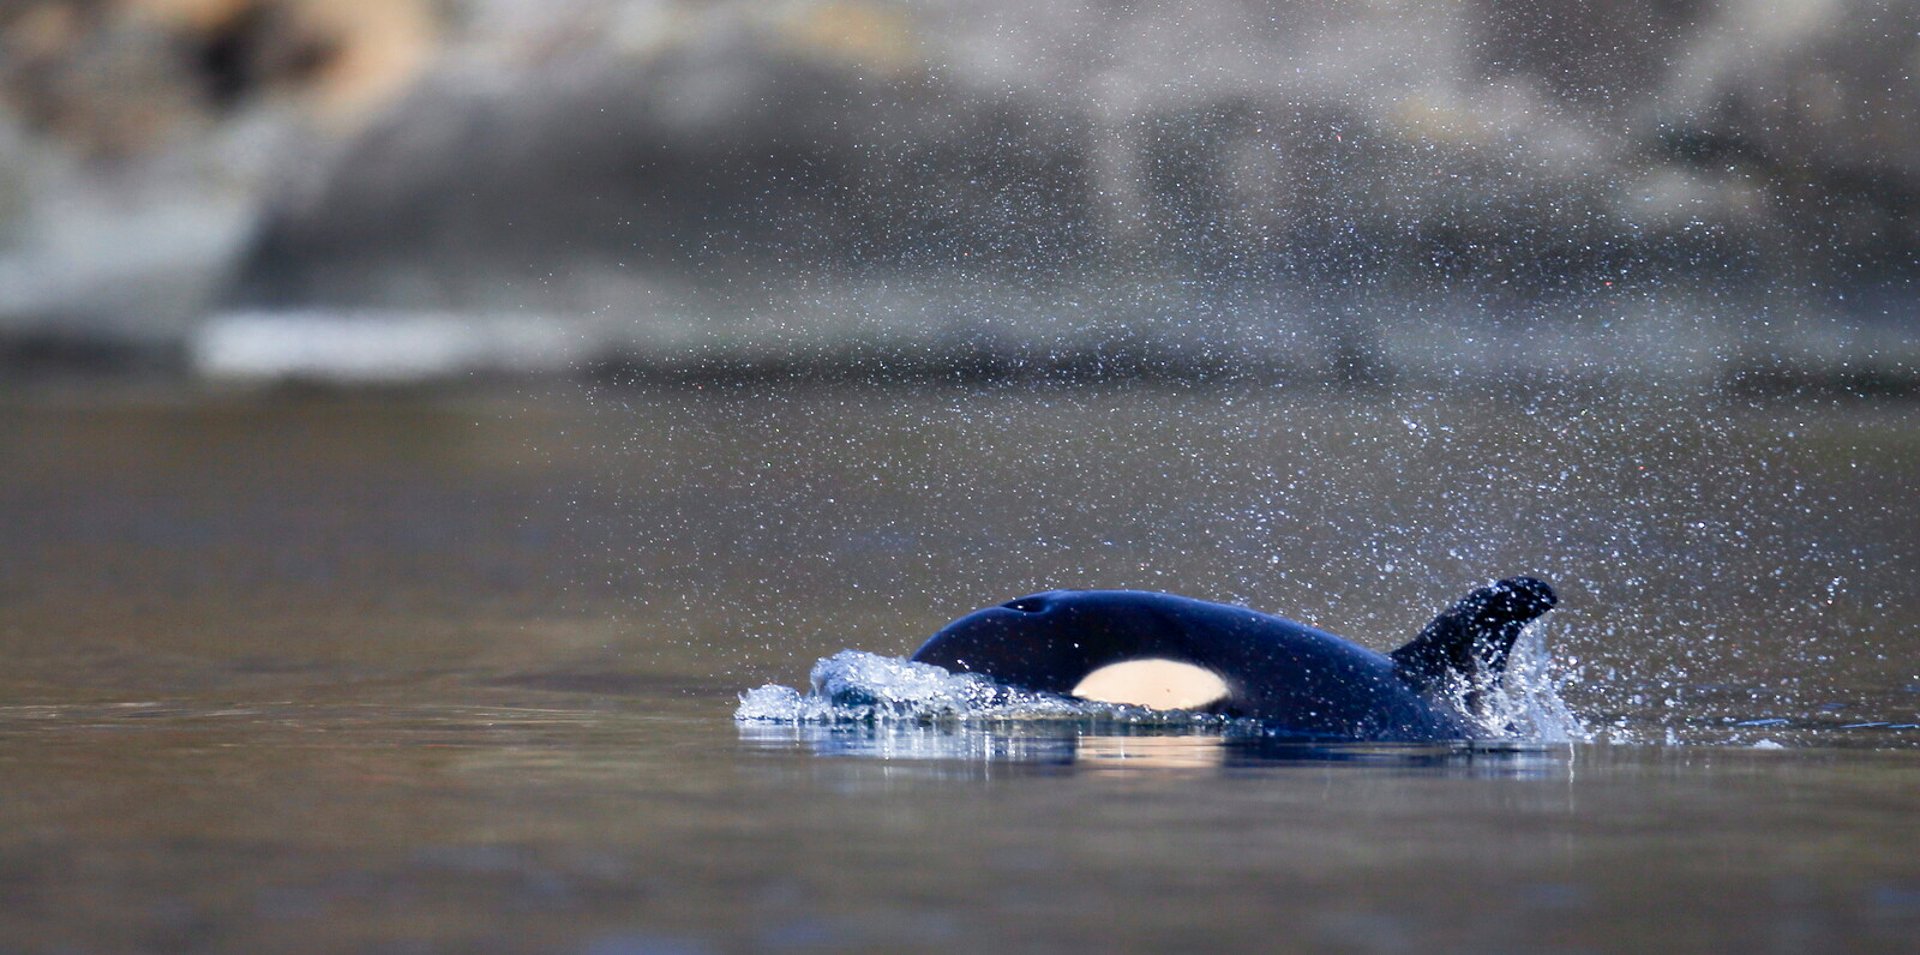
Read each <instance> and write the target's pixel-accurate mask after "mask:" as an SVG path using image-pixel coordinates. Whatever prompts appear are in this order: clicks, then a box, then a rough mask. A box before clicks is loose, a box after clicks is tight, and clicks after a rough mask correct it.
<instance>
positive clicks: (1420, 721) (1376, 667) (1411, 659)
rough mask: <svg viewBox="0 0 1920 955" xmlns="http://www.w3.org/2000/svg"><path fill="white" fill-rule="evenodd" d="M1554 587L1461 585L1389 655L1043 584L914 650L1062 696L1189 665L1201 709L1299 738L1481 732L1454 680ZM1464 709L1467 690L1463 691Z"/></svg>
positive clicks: (1143, 597) (1159, 599) (1478, 677)
mask: <svg viewBox="0 0 1920 955" xmlns="http://www.w3.org/2000/svg"><path fill="white" fill-rule="evenodd" d="M1556 602H1557V598H1556V597H1555V595H1554V592H1553V588H1551V587H1549V586H1547V584H1545V583H1544V582H1542V581H1539V580H1536V579H1533V578H1531V577H1513V578H1508V579H1506V580H1501V581H1498V582H1495V583H1493V584H1489V585H1487V586H1485V587H1481V588H1479V589H1476V590H1474V591H1473V592H1472V593H1470V594H1468V595H1466V596H1465V597H1463V598H1461V599H1460V600H1459V601H1457V602H1456V603H1455V604H1454V605H1453V606H1451V607H1449V608H1447V609H1446V610H1445V611H1443V612H1441V614H1440V615H1439V616H1437V617H1435V618H1434V619H1433V621H1432V622H1431V623H1429V624H1427V626H1426V627H1425V628H1423V629H1422V630H1421V631H1420V633H1419V634H1418V635H1417V636H1415V637H1414V638H1413V640H1412V641H1410V642H1408V643H1407V645H1406V646H1403V647H1401V648H1400V649H1398V650H1395V651H1393V652H1392V653H1379V652H1377V651H1374V650H1369V649H1367V648H1365V647H1362V646H1360V645H1359V644H1356V643H1353V642H1352V641H1349V640H1346V639H1343V638H1341V637H1337V636H1334V635H1333V634H1330V633H1327V632H1325V631H1322V630H1316V629H1314V628H1312V627H1309V626H1306V625H1304V624H1300V623H1295V622H1293V621H1291V620H1286V619H1283V618H1281V617H1275V616H1272V615H1270V614H1264V613H1260V612H1258V611H1254V610H1248V609H1246V608H1245V607H1233V606H1228V605H1226V604H1218V603H1209V602H1207V601H1204V600H1194V599H1192V598H1188V597H1176V596H1173V595H1171V594H1159V593H1147V592H1143V591H1135V590H1053V591H1048V592H1046V593H1039V594H1032V595H1030V596H1026V597H1021V598H1019V599H1018V600H1011V601H1008V602H1007V603H1004V604H1001V605H1000V606H997V607H988V608H986V609H984V610H979V611H976V612H974V613H971V614H968V615H967V616H965V617H961V618H960V619H958V620H955V621H954V622H952V623H950V624H948V625H947V626H946V627H945V628H943V629H941V631H940V632H939V633H936V634H934V635H933V638H932V639H930V640H928V641H927V642H926V644H925V645H923V646H922V647H921V648H920V649H919V650H918V651H916V652H915V653H914V655H913V659H914V660H916V661H919V662H921V663H932V664H937V665H939V666H942V667H945V668H947V669H948V670H952V671H954V672H972V673H980V674H984V675H986V676H988V677H991V678H993V679H994V680H995V681H997V682H1000V683H1003V684H1006V685H1008V686H1014V687H1020V688H1022V689H1028V690H1039V691H1043V692H1048V693H1058V694H1061V695H1068V694H1071V693H1072V691H1073V688H1074V687H1075V686H1077V685H1079V683H1080V681H1081V680H1082V679H1083V678H1085V677H1086V675H1087V674H1089V673H1091V672H1093V671H1094V670H1098V669H1100V668H1101V667H1104V666H1109V665H1111V664H1114V663H1121V662H1124V661H1127V660H1136V659H1165V660H1173V661H1176V662H1180V663H1188V664H1192V665H1194V666H1198V667H1202V668H1204V669H1206V670H1209V671H1211V672H1213V673H1214V674H1217V675H1218V676H1219V677H1220V678H1221V679H1222V680H1223V681H1225V683H1226V685H1227V694H1228V695H1227V697H1226V699H1224V700H1222V701H1221V702H1219V703H1218V704H1215V705H1213V706H1210V707H1208V709H1209V710H1212V711H1215V712H1220V713H1224V714H1227V715H1231V716H1243V717H1251V718H1253V719H1257V720H1260V721H1262V722H1263V723H1265V724H1266V725H1267V728H1268V730H1269V732H1271V733H1274V734H1276V735H1283V736H1299V737H1302V738H1309V739H1346V740H1369V741H1427V740H1447V739H1471V738H1475V737H1480V736H1485V735H1487V733H1486V730H1485V729H1483V728H1482V727H1481V725H1480V724H1479V723H1477V722H1475V721H1474V720H1473V719H1472V718H1471V714H1469V713H1467V712H1463V711H1462V709H1461V705H1460V704H1458V703H1456V702H1455V700H1456V697H1457V694H1455V693H1454V692H1452V689H1453V688H1454V687H1456V686H1467V687H1486V686H1490V685H1492V684H1493V683H1494V682H1495V681H1497V680H1498V679H1499V677H1500V675H1501V674H1502V673H1503V672H1504V670H1505V668H1506V663H1507V656H1508V653H1509V651H1510V650H1511V649H1512V647H1513V641H1514V639H1515V638H1516V637H1518V636H1519V634H1520V631H1521V629H1522V628H1524V627H1525V626H1526V625H1527V623H1528V622H1530V621H1532V620H1533V619H1534V618H1536V617H1539V616H1540V615H1541V614H1544V613H1546V612H1547V611H1548V610H1551V609H1552V608H1553V606H1554V604H1555V603H1556ZM1464 699H1465V701H1466V703H1465V705H1466V706H1467V707H1472V706H1474V705H1476V701H1477V696H1476V694H1473V693H1468V694H1466V696H1465V697H1464Z"/></svg>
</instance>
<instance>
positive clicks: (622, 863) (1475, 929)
mask: <svg viewBox="0 0 1920 955" xmlns="http://www.w3.org/2000/svg"><path fill="white" fill-rule="evenodd" d="M1913 425H1914V420H1913V412H1912V411H1911V410H1910V409H1909V408H1907V407H1906V406H1904V405H1872V404H1851V403H1832V402H1829V403H1805V402H1802V403H1781V404H1765V405H1746V404H1728V403H1723V402H1719V401H1716V400H1711V399H1704V398H1698V397H1687V396H1668V397H1659V396H1641V397H1634V398H1622V397H1618V396H1609V395H1593V396H1588V397H1584V398H1580V399H1574V398H1568V397H1564V396H1561V397H1554V398H1551V399H1546V398H1540V397H1537V396H1535V397H1530V396H1528V395H1526V394H1524V393H1501V394H1474V395H1458V396H1452V397H1447V398H1430V399H1423V400H1413V399H1407V398H1400V397H1392V396H1364V395H1363V396H1352V395H1332V394H1326V393H1292V392H1288V391H1285V390H1275V389H1264V390H1248V391H1237V392H1236V391H1229V390H1210V391H1209V390H1201V391H1185V390H1172V389H1167V390H1144V391H1141V390H1120V389H1111V390H1055V391H1047V390H1044V389H1042V390H1031V389H960V388H953V389H945V390H941V389H935V390H931V391H919V392H908V391H905V390H888V389H858V388H839V389H803V388H787V389H774V390H771V391H769V390H767V389H740V390H722V393H719V394H714V393H712V392H711V391H707V390H696V389H692V388H688V389H682V390H669V391H659V392H644V391H621V390H610V391H605V392H601V393H597V394H595V395H593V396H591V400H587V399H583V398H580V397H574V396H561V397H526V396H521V395H514V396H512V397H510V398H503V397H500V396H498V395H491V396H489V395H485V394H480V395H460V396H441V397H431V396H418V397H413V398H405V399H402V400H387V401H378V402H375V401H368V400H357V399H347V398H342V397H324V396H321V397H314V396H309V397H306V398H289V397H278V398H272V397H267V398H263V397H261V396H250V395H239V396H236V395H203V394H194V395H181V394H161V395H134V396H127V395H116V396H113V397H112V398H111V400H108V399H105V398H101V397H97V396H84V395H75V394H72V393H64V394H47V393H36V394H32V395H19V394H16V395H13V396H10V397H9V398H8V399H7V404H6V407H5V408H4V414H3V415H0V461H4V462H5V470H6V474H7V479H6V481H5V482H4V484H3V485H0V522H3V525H0V526H4V527H5V534H4V535H0V641H4V643H3V645H4V647H5V648H6V665H5V666H4V667H0V779H4V781H5V785H4V789H0V892H4V895H5V897H6V899H7V900H8V901H7V904H6V905H5V906H4V907H0V948H4V949H6V950H9V951H22V952H61V951H182V950H194V951H221V952H226V951H231V952H255V951H294V952H298V951H315V952H320V951H342V950H358V951H402V950H404V951H467V950H487V951H504V952H521V951H525V952H535V951H540V952H549V951H555V952H593V953H616V952H730V951H766V950H780V949H798V950H809V949H836V950H860V951H900V950H975V949H980V948H985V947H994V948H999V949H1006V950H1012V951H1052V950H1062V949H1076V950H1085V949H1088V948H1095V949H1112V950H1134V951H1150V950H1167V949H1173V948H1195V947H1201V946H1211V947H1216V948H1223V949H1237V950H1273V949H1275V948H1277V947H1289V946H1291V947H1297V948H1319V949H1326V950H1334V951H1361V952H1368V951H1408V950H1420V951H1465V950H1474V951H1485V950H1489V949H1501V950H1526V951H1563V950H1564V951H1574V950H1579V951H1603V950H1627V949H1635V950H1638V949H1664V950H1761V951H1774V950H1777V951H1805V950H1813V949H1849V950H1861V951H1873V950H1882V951H1910V950H1911V944H1912V943H1911V939H1912V938H1914V937H1916V936H1920V862H1916V861H1915V860H1916V859H1920V837H1917V836H1916V835H1914V832H1915V829H1914V827H1913V825H1912V819H1913V818H1914V816H1915V813H1916V811H1917V810H1920V795H1916V794H1920V747H1916V745H1915V743H1916V740H1920V730H1916V729H1915V728H1914V725H1915V724H1920V672H1917V671H1916V670H1915V669H1914V663H1913V661H1914V660H1915V659H1916V650H1920V600H1917V599H1916V596H1915V594H1914V592H1913V588H1912V587H1911V584H1910V581H1911V580H1912V579H1913V574H1914V571H1915V569H1916V567H1915V564H1916V555H1915V548H1914V544H1913V541H1912V532H1911V528H1912V527H1913V526H1914V524H1913V522H1912V516H1913V514H1912V504H1911V502H1912V501H1913V500H1915V499H1916V494H1915V492H1916V490H1920V488H1916V483H1920V481H1917V477H1920V453H1916V452H1917V451H1920V430H1916V429H1915V428H1914V426H1913ZM1515 572H1534V573H1540V574H1543V575H1545V576H1547V577H1549V578H1550V579H1552V580H1553V581H1554V583H1555V584H1556V586H1558V587H1559V588H1560V590H1561V593H1562V595H1563V598H1564V602H1563V605H1562V609H1560V610H1557V611H1555V613H1554V614H1553V617H1554V618H1555V619H1554V622H1553V624H1552V626H1551V629H1550V630H1549V632H1548V634H1547V639H1548V640H1549V643H1550V645H1551V646H1552V647H1553V648H1554V651H1555V659H1556V661H1557V664H1558V666H1560V667H1561V668H1562V670H1561V674H1562V676H1563V677H1565V678H1566V680H1567V682H1566V684H1565V686H1564V694H1565V696H1566V698H1567V700H1568V702H1569V703H1570V704H1571V705H1572V706H1573V707H1574V709H1575V711H1576V712H1578V713H1579V714H1580V715H1581V717H1582V719H1583V721H1584V722H1585V724H1586V726H1587V727H1588V728H1589V729H1590V730H1591V731H1592V736H1593V740H1592V741H1591V742H1583V743H1576V744H1568V745H1553V746H1526V745H1516V746H1506V747H1501V746H1494V747H1478V748H1470V749H1462V748H1457V747H1450V746H1436V747H1371V748H1369V747H1348V748H1340V747H1332V748H1319V749H1301V748H1288V747H1278V746H1265V745H1262V744H1260V743H1258V742H1257V741H1253V742H1249V741H1245V740H1235V739H1231V738H1222V737H1221V736H1219V735H1217V734H1209V733H1205V732H1198V733H1196V732H1178V731H1172V730H1167V729H1164V728H1162V729H1153V728H1138V727H1126V726H1112V725H1099V724H1071V723H1070V724H1065V725H1010V724H1004V723H1003V724H986V725H973V726H943V725H924V726H923V725H896V726H884V725H871V726H866V725H850V726H826V727H823V726H794V725H770V726H753V725H738V724H736V723H735V722H734V720H733V719H732V713H733V710H734V707H735V706H736V705H737V702H738V694H739V693H740V692H742V691H744V690H746V689H748V688H750V687H753V686H757V685H759V684H761V683H764V682H768V681H777V682H781V683H787V684H796V683H800V682H801V681H803V680H804V679H805V676H806V672H807V670H808V668H809V667H810V666H811V665H812V663H813V662H814V661H815V660H816V659H818V658H820V657H823V656H826V655H828V654H830V653H833V652H835V651H838V650H840V649H843V648H847V647H855V648H861V649H865V650H870V651H873V652H877V653H883V654H891V655H900V654H904V653H906V652H909V651H910V650H911V649H912V647H913V646H914V645H915V644H917V643H918V642H919V640H921V639H922V638H924V636H925V635H926V634H928V633H931V632H932V630H933V629H934V628H936V627H937V626H939V625H940V624H941V623H943V622H945V621H946V620H947V619H949V618H951V617H953V616H956V615H958V614H960V613H963V612H965V611H967V610H970V609H973V608H974V607H977V606H980V605H983V604H986V603H989V602H998V601H1000V600H1004V599H1006V598H1007V597H1010V596H1013V595H1017V594H1020V593H1026V592H1030V591H1034V590H1040V589H1045V588H1048V587H1074V586H1113V587H1150V588H1156V589H1167V590H1176V591H1180V592H1183V593H1188V594H1192V595H1194V596H1200V597H1206V598H1210V599H1217V600H1230V601H1239V602H1244V603H1247V604H1249V605H1252V606H1255V607H1258V608H1260V609H1263V610H1268V611H1272V612H1276V613H1281V614H1284V615H1286V616H1290V617H1295V618H1297V619H1301V620H1305V621H1308V622H1310V623H1313V624H1315V625H1317V626H1322V627H1325V628H1327V629H1330V630H1333V631H1335V632H1339V633H1343V634H1345V635H1348V636H1351V637H1353V638H1354V639H1356V640H1359V641H1361V642H1364V643H1367V644H1369V645H1371V646H1375V647H1380V648H1386V647H1390V646H1392V645H1394V644H1396V643H1397V642H1399V641H1400V640H1401V639H1404V637H1405V636H1406V635H1408V634H1410V633H1412V632H1413V630H1414V629H1416V628H1417V627H1418V626H1419V624H1420V623H1422V622H1424V620H1425V618H1426V617H1427V616H1429V615H1430V614H1431V613H1432V612H1433V611H1434V610H1436V609H1438V608H1439V607H1440V606H1443V605H1444V604H1445V603H1446V602H1447V601H1449V600H1451V599H1452V598H1453V597H1455V596H1457V595H1458V594H1459V593H1460V592H1464V590H1465V589H1467V588H1468V587H1470V586H1472V585H1473V584H1475V583H1478V582H1480V581H1482V580H1484V579H1486V578H1488V577H1491V576H1495V575H1499V574H1506V573H1515Z"/></svg>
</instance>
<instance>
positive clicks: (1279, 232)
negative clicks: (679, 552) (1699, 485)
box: [0, 0, 1920, 392]
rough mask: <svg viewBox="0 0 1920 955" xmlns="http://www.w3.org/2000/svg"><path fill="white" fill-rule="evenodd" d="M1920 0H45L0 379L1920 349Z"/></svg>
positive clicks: (1730, 367) (1565, 360)
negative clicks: (1044, 0) (1519, 0)
mask: <svg viewBox="0 0 1920 955" xmlns="http://www.w3.org/2000/svg"><path fill="white" fill-rule="evenodd" d="M1916 72H1920V0H1893V2H1866V0H1808V2H1797V3H1789V2H1762V0H1722V2H1705V0H1602V2H1579V0H1534V2H1529V3H1524V4H1514V3H1500V2H1495V0H1467V2H1457V3H1456V2H1449V3H1438V2H1409V0H1399V2H1389V0H1371V2H1352V3H1341V4H1327V3H1310V2H1299V0H1282V2H1273V3H1247V2H1243V0H1183V2H1165V3H1152V2H1141V3H1063V4H1030V3H1017V2H1012V0H972V2H959V0H952V2H944V3H941V2H933V0H898V2H881V0H560V2H540V0H64V2H56V0H20V2H14V3H9V4H5V5H0V379H5V378H17V377H21V376H31V375H35V374H49V373H55V374H66V373H75V372H84V373H129V374H152V375H166V376H172V375H186V374H194V375H201V376H205V377H208V378H214V379H225V380H286V379H302V378H310V379H317V380H329V381H337V382H346V383H353V382H364V383H382V382H412V381H423V380H438V379H452V378H461V377H463V376H471V375H475V374H567V373H576V372H581V371H588V372H597V373H600V374H604V375H609V376H614V377H618V378H623V379H627V378H630V379H636V380H654V379H676V378H689V377H691V378H700V377H705V376H762V375H794V376H806V377H823V376H824V377H848V378H856V379H866V378H902V379H913V380H919V379H942V378H952V377H956V376H957V377H961V378H965V377H969V376H979V377H986V378H1008V377H1011V378H1021V377H1038V378H1051V377H1064V378H1134V377H1143V376H1145V377H1155V376H1159V377H1167V378H1173V379H1199V380H1205V379H1214V378H1233V377H1245V376H1257V377H1264V378H1272V379H1275V380H1294V379H1303V380H1314V381H1325V382H1337V383H1344V384H1355V385H1378V384H1385V383H1392V382H1402V383H1419V382H1423V381H1429V382H1439V381H1447V380H1458V379H1460V378H1462V377H1463V376H1464V377H1467V378H1475V379H1479V378H1495V379H1497V378H1503V377H1513V376H1522V377H1546V378H1567V377H1571V378H1582V379H1587V378H1608V379H1611V378H1618V377H1622V376H1624V377H1627V378H1632V379H1635V380H1644V381H1649V382H1678V383H1682V384H1686V385H1694V384H1699V383H1707V384H1712V385H1717V386H1726V387H1733V388H1746V389H1755V390H1763V391H1765V390H1778V389H1793V388H1801V387H1820V388H1839V389H1843V390H1849V391H1870V392H1913V391H1915V390H1916V386H1917V385H1920V295H1917V294H1916V284H1915V282H1916V279H1917V278H1920V215H1916V213H1920V83H1916V80H1915V75H1916Z"/></svg>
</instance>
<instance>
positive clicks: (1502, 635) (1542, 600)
mask: <svg viewBox="0 0 1920 955" xmlns="http://www.w3.org/2000/svg"><path fill="white" fill-rule="evenodd" d="M1558 602H1559V598H1558V597H1556V596H1554V593H1553V588H1552V587H1549V586H1547V584H1546V582H1545V581H1542V580H1536V579H1534V578H1532V577H1509V578H1507V579H1505V580H1499V581H1495V582H1493V583H1491V584H1488V585H1487V586H1485V587H1481V588H1479V589H1477V590H1475V591H1474V592H1473V593H1470V594H1468V595H1466V596H1465V597H1462V598H1460V600H1459V601H1458V602H1456V603H1455V604H1454V605H1453V606H1451V607H1448V608H1447V609H1446V610H1444V611H1442V612H1441V614H1440V616H1438V617H1435V618H1433V622H1432V623H1429V624H1427V626H1426V628H1425V629H1423V630H1421V631H1420V634H1419V636H1416V637H1414V638H1413V639H1412V640H1410V641H1408V642H1407V645H1406V646H1404V647H1401V648H1400V649H1398V650H1395V651H1393V653H1392V654H1391V656H1392V657H1393V662H1394V663H1395V664H1397V665H1398V666H1399V668H1400V673H1401V675H1402V676H1403V677H1405V678H1406V679H1407V680H1409V681H1410V682H1412V683H1414V684H1415V685H1417V686H1419V687H1421V688H1423V689H1424V688H1427V687H1432V686H1437V685H1440V684H1442V683H1444V682H1446V681H1447V680H1449V679H1465V680H1466V682H1467V684H1468V685H1485V684H1488V683H1491V682H1493V681H1494V680H1496V679H1498V678H1499V676H1500V674H1501V673H1503V672H1505V671H1506V668H1507V654H1508V652H1509V651H1511V650H1512V649H1513V641H1514V640H1515V639H1516V638H1518V637H1519V636H1520V631H1521V630H1522V629H1524V628H1525V627H1526V625H1527V624H1528V623H1530V622H1532V621H1533V619H1534V618H1535V617H1538V616H1540V615H1541V614H1543V613H1546V612H1547V611H1549V610H1552V609H1553V605H1554V604H1556V603H1558Z"/></svg>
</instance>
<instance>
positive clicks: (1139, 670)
mask: <svg viewBox="0 0 1920 955" xmlns="http://www.w3.org/2000/svg"><path fill="white" fill-rule="evenodd" d="M1227 694H1228V690H1227V682H1226V681H1225V680H1222V679H1220V675H1219V674H1217V673H1215V672H1213V671H1212V670H1208V669H1206V668H1204V667H1197V666H1194V665H1193V664H1191V663H1181V662H1179V661H1177V660H1162V659H1156V658H1142V659H1139V660H1125V661H1122V662H1120V663H1110V664H1108V665H1106V666H1103V667H1101V668H1100V669H1098V670H1095V671H1093V672H1092V673H1089V674H1087V675H1086V676H1085V677H1082V678H1081V680H1080V682H1079V683H1078V684H1076V685H1075V686H1074V688H1073V695H1074V696H1077V697H1079V698H1081V699H1083V700H1094V701H1096V702H1099V703H1124V704H1129V705H1132V706H1144V707H1147V708H1149V709H1155V710H1197V709H1201V708H1203V707H1206V706H1210V705H1212V704H1214V703H1218V702H1220V701H1221V700H1224V699H1226V698H1227Z"/></svg>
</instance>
